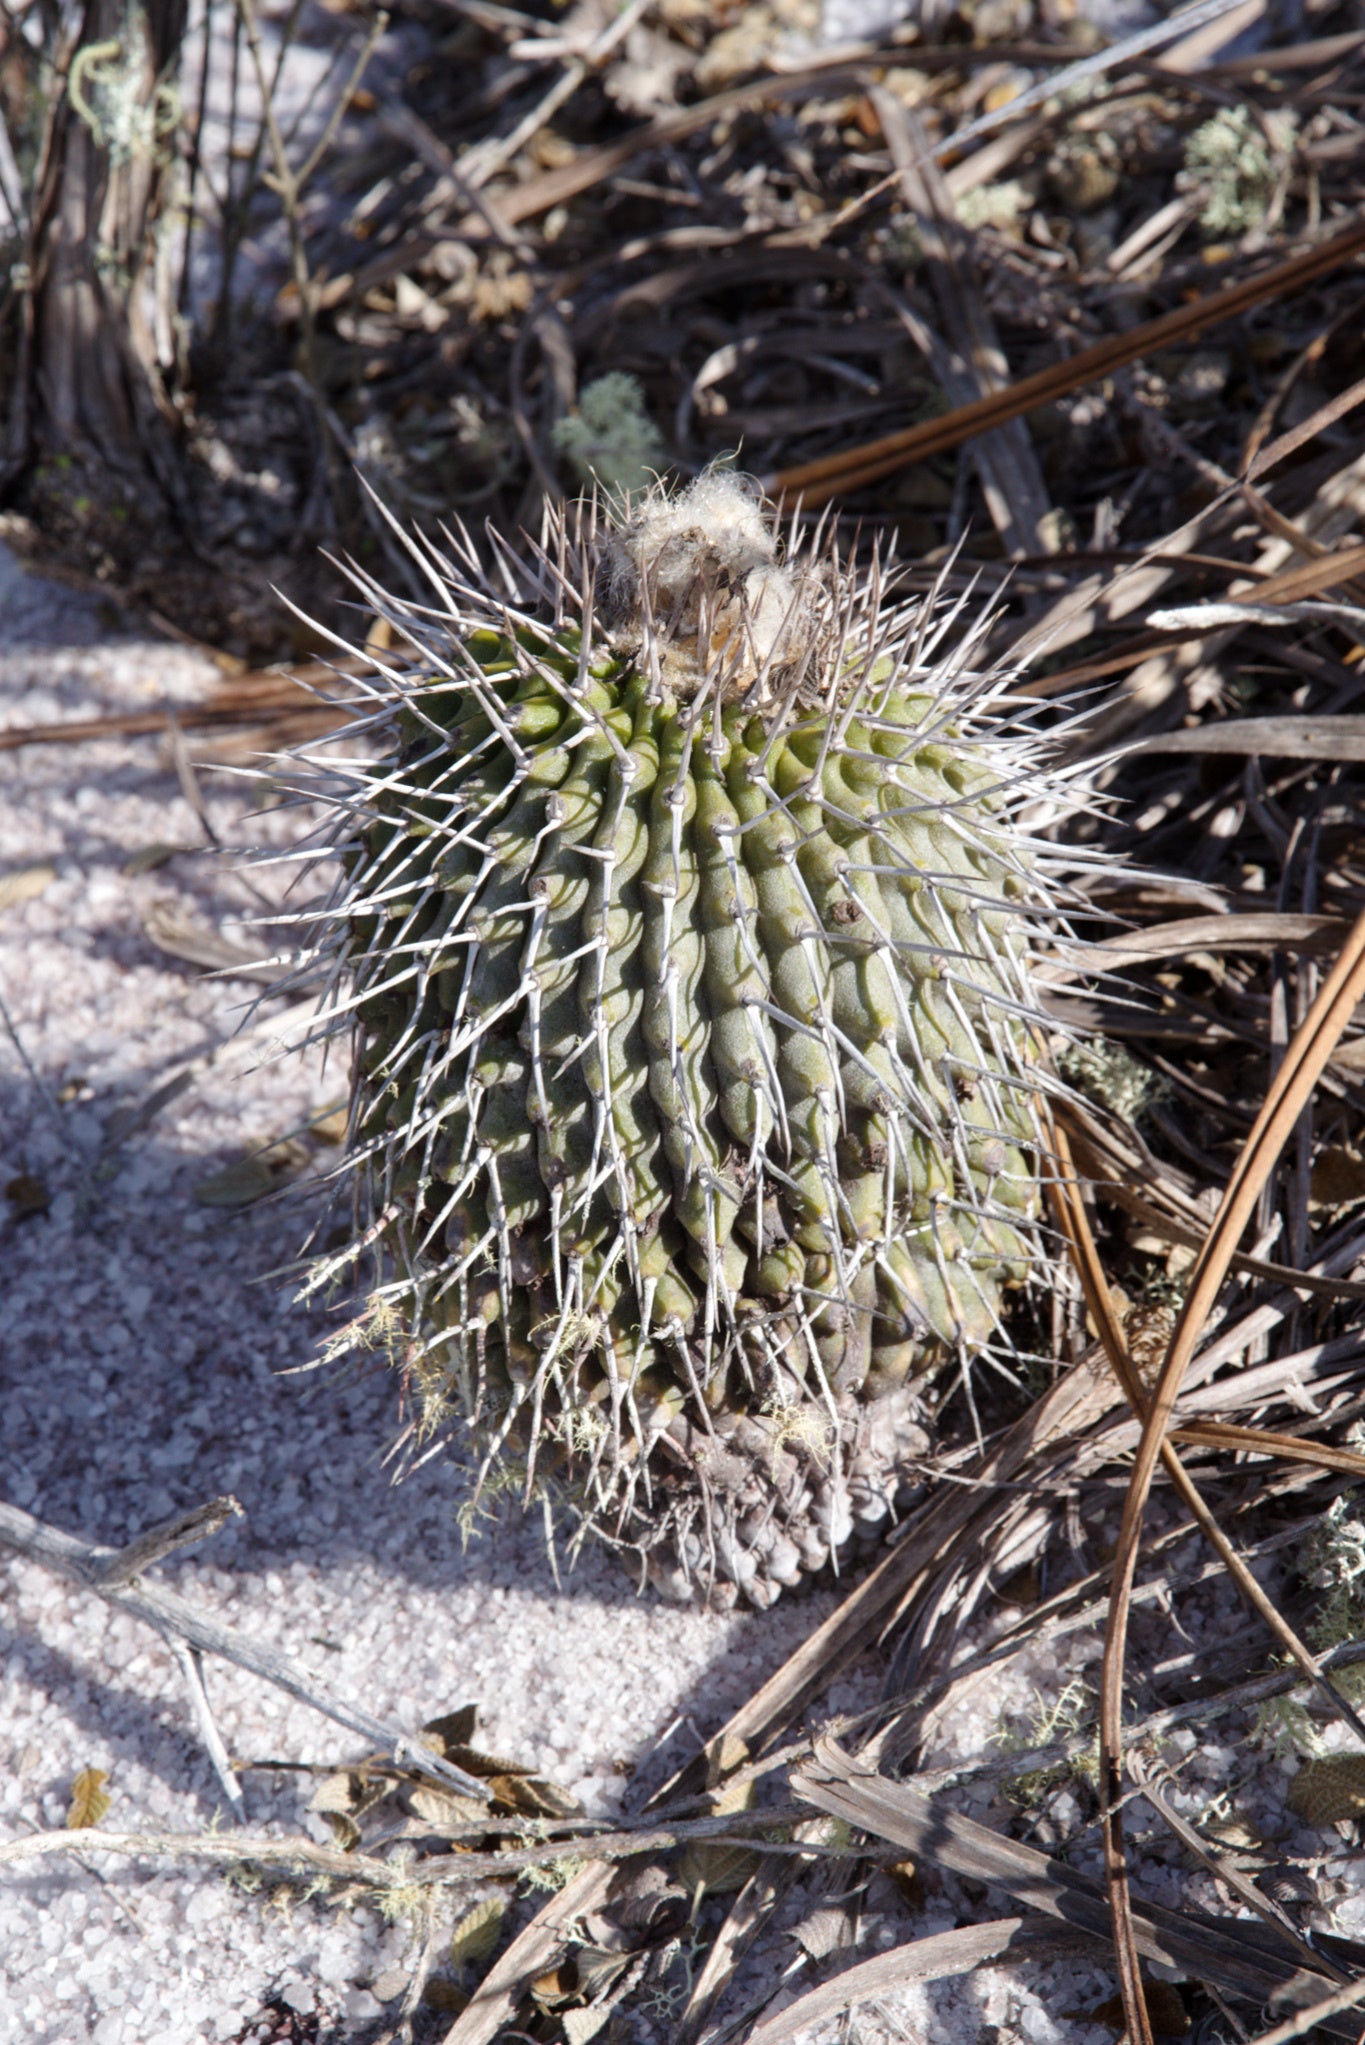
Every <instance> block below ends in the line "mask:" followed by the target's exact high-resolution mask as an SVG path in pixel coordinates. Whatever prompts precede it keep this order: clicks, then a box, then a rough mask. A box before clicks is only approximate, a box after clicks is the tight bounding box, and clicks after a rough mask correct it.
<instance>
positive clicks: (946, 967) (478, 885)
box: [318, 471, 1051, 1605]
mask: <svg viewBox="0 0 1365 2045" xmlns="http://www.w3.org/2000/svg"><path fill="white" fill-rule="evenodd" d="M409 545H410V546H411V547H412V550H413V557H414V559H415V560H416V561H417V562H418V563H419V564H420V566H421V568H422V570H423V572H424V573H425V575H426V577H427V579H428V581H429V584H430V587H431V591H432V595H431V598H430V600H429V601H428V602H427V603H426V604H422V605H408V604H406V603H398V602H395V601H394V600H392V599H390V598H386V597H384V596H383V595H382V594H381V593H380V592H378V591H377V590H375V589H373V588H372V587H371V586H369V585H368V584H366V585H364V588H365V593H366V596H367V599H368V600H369V601H370V602H371V603H373V604H375V605H376V606H377V607H378V608H379V610H380V611H381V613H382V614H384V615H386V616H387V617H388V618H389V619H390V621H391V622H392V623H393V624H394V625H395V626H396V627H398V628H399V629H400V630H401V632H402V633H403V635H404V636H405V637H406V639H407V640H408V641H409V642H410V643H411V645H413V646H415V647H416V649H417V652H418V657H417V659H416V660H415V661H414V662H413V664H412V665H411V666H410V667H405V668H404V669H403V670H402V671H401V672H400V671H399V670H398V668H397V667H396V666H395V668H394V669H393V671H390V670H389V669H388V668H385V667H383V666H382V665H381V666H380V667H379V670H378V683H377V705H378V707H377V710H376V713H375V716H374V717H373V718H372V719H370V720H369V721H368V729H369V732H370V739H369V742H368V750H366V749H362V751H363V752H364V753H365V756H364V757H363V758H362V759H360V760H358V761H349V762H344V763H342V764H338V762H337V760H336V756H335V752H334V751H333V752H331V753H329V754H327V755H326V756H324V757H325V771H326V773H327V774H329V775H330V776H331V777H332V798H333V801H334V803H335V804H336V817H337V819H338V822H337V824H336V828H335V830H334V835H333V842H334V843H338V842H339V845H340V850H341V854H342V863H343V866H344V870H345V879H344V882H343V884H342V887H341V889H340V891H339V893H338V895H337V897H336V898H335V900H334V901H333V902H332V904H331V905H330V908H329V911H328V916H327V919H326V924H325V930H324V939H323V945H324V950H326V949H328V948H330V953H331V956H332V959H333V963H334V969H335V970H334V977H333V1007H334V1011H335V1014H336V1017H337V1020H338V1021H339V1022H340V1023H343V1024H344V1025H345V1026H346V1027H348V1028H350V1029H353V1031H354V1041H355V1068H354V1098H353V1111H352V1125H351V1150H350V1157H351V1162H352V1164H353V1166H354V1168H355V1171H356V1174H357V1183H358V1186H359V1189H360V1194H361V1199H360V1203H359V1212H358V1217H357V1233H356V1245H357V1246H362V1247H366V1248H376V1247H377V1248H378V1250H379V1252H380V1254H381V1256H382V1259H383V1265H384V1269H383V1272H382V1275H381V1279H380V1282H379V1285H378V1287H377V1290H376V1292H375V1295H374V1304H373V1305H372V1310H371V1311H372V1314H373V1313H378V1314H379V1315H381V1316H387V1319H388V1322H389V1324H390V1325H397V1326H400V1327H401V1329H402V1331H403V1338H402V1342H401V1344H400V1353H401V1355H402V1357H403V1359H404V1361H405V1363H406V1365H407V1368H408V1372H409V1382H410V1385H411V1387H412V1388H413V1390H414V1393H415V1395H416V1397H417V1400H418V1410H419V1412H420V1413H421V1414H423V1415H424V1416H425V1424H426V1425H427V1426H428V1427H433V1428H434V1427H436V1426H438V1425H440V1424H442V1423H443V1422H444V1421H445V1420H446V1419H447V1418H448V1417H450V1416H451V1415H459V1416H462V1417H463V1419H464V1421H465V1422H466V1423H467V1427H468V1430H469V1439H470V1442H471V1443H472V1446H473V1449H474V1451H475V1454H476V1457H477V1459H478V1461H479V1464H480V1468H481V1471H482V1475H483V1478H484V1481H487V1480H488V1478H489V1477H490V1476H491V1475H492V1474H493V1473H495V1472H499V1471H501V1472H503V1473H504V1475H505V1473H506V1472H507V1471H508V1470H512V1471H515V1473H516V1479H517V1482H518V1483H519V1484H520V1485H521V1486H522V1487H523V1488H524V1490H525V1493H526V1495H527V1496H528V1498H529V1497H531V1496H534V1495H536V1494H540V1493H544V1494H545V1495H547V1496H550V1497H552V1498H556V1499H559V1500H562V1501H568V1502H569V1503H570V1504H571V1505H572V1507H573V1508H574V1510H575V1512H576V1515H577V1519H578V1522H579V1523H580V1525H582V1526H586V1527H591V1528H592V1529H593V1530H594V1531H596V1532H597V1533H599V1534H601V1535H602V1536H604V1537H605V1538H606V1539H608V1540H609V1541H611V1542H614V1543H616V1544H618V1545H620V1546H622V1547H623V1548H626V1549H629V1550H632V1551H634V1552H635V1554H636V1557H637V1559H638V1560H639V1561H640V1563H641V1565H642V1569H643V1573H644V1574H645V1575H647V1576H648V1577H649V1578H650V1579H651V1580H652V1581H653V1582H654V1583H655V1585H656V1586H657V1587H658V1588H659V1589H661V1590H662V1591H664V1592H665V1594H668V1595H673V1596H678V1597H687V1596H692V1595H694V1594H697V1593H700V1594H702V1595H707V1596H710V1597H712V1598H713V1599H719V1600H723V1601H729V1600H732V1599H734V1598H735V1597H737V1596H741V1595H742V1596H744V1597H746V1598H748V1599H749V1600H750V1601H752V1602H754V1603H756V1604H760V1605H763V1604H767V1603H770V1602H771V1600H772V1599H773V1598H775V1597H776V1596H777V1595H778V1592H779V1589H780V1587H781V1586H782V1585H784V1584H794V1583H796V1582H797V1581H798V1580H799V1579H800V1577H801V1575H802V1572H803V1571H810V1570H814V1569H818V1568H820V1567H821V1566H822V1565H823V1564H824V1563H826V1562H827V1561H828V1560H829V1559H830V1556H831V1552H834V1553H835V1554H836V1555H837V1552H838V1551H839V1549H840V1548H841V1547H842V1546H843V1544H844V1543H845V1542H846V1541H847V1540H848V1539H849V1537H850V1535H851V1534H852V1533H854V1532H855V1531H856V1529H857V1528H858V1526H859V1523H862V1524H863V1525H864V1526H875V1525H876V1523H877V1522H878V1521H879V1520H882V1519H884V1517H885V1515H886V1514H887V1512H888V1510H889V1509H890V1508H891V1505H892V1501H893V1499H894V1494H895V1491H896V1487H897V1483H898V1481H899V1478H900V1476H901V1474H903V1471H904V1467H905V1464H906V1461H907V1459H913V1457H914V1456H915V1454H916V1453H917V1452H920V1451H922V1450H923V1449H924V1447H925V1446H926V1439H927V1438H926V1436H925V1434H924V1431H923V1429H922V1427H921V1425H920V1423H919V1419H918V1418H917V1414H918V1411H919V1403H920V1394H921V1391H922V1387H923V1385H924V1383H925V1381H926V1378H927V1376H928V1374H930V1373H932V1372H933V1371H935V1370H936V1369H939V1368H941V1367H942V1366H943V1365H944V1363H945V1362H948V1361H950V1360H953V1359H958V1360H961V1361H963V1362H965V1361H967V1360H969V1359H970V1358H971V1357H973V1356H975V1355H979V1354H980V1353H981V1352H982V1351H983V1350H988V1349H990V1348H991V1347H992V1346H999V1344H1000V1311H1001V1299H1002V1294H1003V1293H1004V1292H1005V1291H1006V1290H1007V1289H1008V1288H1011V1287H1016V1286H1018V1285H1020V1284H1021V1283H1023V1282H1024V1280H1025V1279H1026V1278H1027V1276H1028V1275H1029V1272H1030V1269H1031V1267H1032V1266H1033V1265H1034V1263H1035V1261H1036V1258H1037V1245H1036V1242H1035V1239H1034V1235H1033V1216H1034V1213H1035V1209H1036V1149H1037V1143H1038V1130H1037V1126H1036V1121H1035V1102H1036V1093H1037V1086H1038V1078H1037V1074H1036V1072H1035V1071H1034V1070H1033V1068H1032V1064H1031V1060H1032V1057H1033V1044H1034V1035H1033V1030H1032V1027H1031V1014H1032V1005H1031V1001H1030V994H1029V984H1028V954H1029V946H1030V937H1031V932H1032V931H1033V930H1034V929H1036V928H1037V925H1038V919H1039V916H1040V914H1041V913H1042V912H1043V911H1044V910H1046V909H1047V908H1048V906H1049V905H1048V899H1047V895H1048V883H1047V881H1046V879H1045V876H1046V874H1047V872H1048V870H1049V853H1048V848H1047V847H1046V846H1045V845H1042V844H1040V843H1038V842H1037V841H1034V840H1031V839H1030V837H1029V836H1028V834H1027V832H1026V831H1025V829H1024V828H1023V827H1022V825H1021V822H1020V812H1021V810H1022V809H1023V807H1024V806H1025V805H1026V804H1037V803H1038V802H1039V799H1040V797H1044V796H1046V795H1047V794H1048V793H1049V792H1050V789H1051V784H1050V782H1049V780H1048V777H1047V773H1046V770H1045V768H1044V767H1043V766H1042V765H1041V764H1040V761H1039V757H1038V746H1037V743H1036V741H1034V740H1031V739H1029V738H1028V737H1027V736H1026V735H1020V733H1019V732H1018V731H1014V732H1011V731H1009V730H1008V729H1006V728H1004V727H1003V726H1002V724H1001V720H1000V717H999V715H998V711H997V710H995V709H993V705H994V704H995V703H996V701H997V699H998V698H999V696H1000V694H1001V693H1002V690H1003V688H1004V683H1003V682H1002V681H1001V679H1000V678H999V677H995V678H993V679H992V678H990V677H983V676H981V675H980V674H974V673H973V672H971V658H972V651H973V633H972V631H971V630H970V629H969V628H968V627H967V626H965V625H964V624H963V620H962V617H961V616H960V615H959V613H958V612H957V611H955V610H954V609H953V608H952V607H951V606H947V607H945V606H944V605H942V604H939V605H937V606H935V605H933V604H929V603H924V604H914V603H909V604H907V603H901V604H893V603H890V602H888V601H886V600H884V591H883V588H882V577H881V574H880V571H879V570H878V568H877V567H876V565H875V564H874V565H873V567H872V568H871V569H868V570H864V571H863V572H862V573H861V574H859V573H856V572H854V571H853V570H851V569H849V568H847V567H845V566H843V565H841V564H840V563H839V562H838V561H837V560H836V559H835V558H834V556H833V555H832V553H831V552H830V551H829V549H828V548H823V549H822V548H821V547H819V546H815V547H809V548H806V549H805V550H803V549H802V548H801V547H799V546H795V545H794V546H793V548H792V550H791V554H790V557H789V558H785V559H784V558H783V556H782V553H781V551H780V549H779V545H778V540H777V537H776V534H775V531H774V528H773V525H772V523H771V521H770V519H769V518H768V516H767V515H766V514H765V512H764V509H763V507H762V506H761V504H760V501H759V498H758V494H757V491H756V490H755V489H754V487H753V486H752V485H751V484H748V483H747V482H745V481H744V480H743V479H741V478H738V477H736V476H734V475H733V474H730V473H728V472H723V471H722V472H715V471H713V472H709V473H707V474H705V475H703V476H702V477H701V478H700V479H699V480H698V481H696V482H695V483H694V484H693V485H692V486H691V487H690V488H688V489H687V490H685V491H684V492H682V493H680V494H675V495H672V496H670V495H668V494H666V493H664V492H659V493H657V494H655V495H653V496H651V497H650V498H649V500H648V501H646V502H645V503H644V504H642V505H639V506H637V507H636V508H635V509H634V510H633V511H631V512H629V513H626V514H623V515H621V516H620V517H619V518H617V519H616V520H615V522H610V521H608V520H606V519H605V518H603V517H602V516H601V515H600V513H598V512H594V511H588V510H584V511H583V512H582V514H581V515H580V516H577V517H576V518H575V516H573V515H571V516H570V517H569V518H567V519H563V520H560V521H559V522H558V523H557V524H552V526H551V529H550V531H549V534H548V536H547V538H546V540H545V541H544V543H543V544H542V546H541V547H539V548H535V547H531V546H529V545H527V546H525V547H523V549H522V550H521V551H520V552H516V551H514V550H512V549H510V548H505V547H504V548H503V549H502V550H501V558H500V559H499V560H498V561H497V563H496V570H497V574H496V579H494V578H491V577H489V576H488V575H486V574H481V573H480V571H479V569H478V566H477V556H476V553H475V551H474V550H473V549H472V548H465V547H464V546H463V543H462V542H459V541H457V540H449V536H448V549H449V550H448V551H442V550H438V549H436V548H434V547H433V546H431V545H430V544H429V543H425V542H415V541H414V542H409ZM376 733H377V734H378V735H379V740H380V742H381V743H383V744H384V745H386V746H387V751H386V752H384V753H383V754H382V756H381V757H379V758H377V759H376V758H374V757H373V754H374V747H375V734H376ZM318 764H319V767H320V769H321V768H322V767H323V765H324V761H323V759H320V760H319V763H318ZM341 1261H342V1260H334V1262H333V1264H332V1265H331V1266H330V1267H328V1268H329V1269H333V1270H335V1269H336V1268H338V1265H339V1263H340V1262H341Z"/></svg>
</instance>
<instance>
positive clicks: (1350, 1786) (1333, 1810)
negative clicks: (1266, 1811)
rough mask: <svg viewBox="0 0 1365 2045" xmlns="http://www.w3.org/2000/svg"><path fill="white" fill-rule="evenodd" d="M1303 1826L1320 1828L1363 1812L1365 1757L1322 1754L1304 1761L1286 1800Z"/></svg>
mask: <svg viewBox="0 0 1365 2045" xmlns="http://www.w3.org/2000/svg"><path fill="white" fill-rule="evenodd" d="M1285 1802H1286V1803H1287V1804H1288V1806H1289V1808H1290V1810H1291V1811H1293V1812H1294V1814H1295V1816H1296V1817H1299V1818H1302V1819H1303V1821H1304V1823H1305V1824H1306V1825H1315V1826H1317V1827H1319V1828H1321V1827H1322V1826H1324V1825H1335V1824H1338V1823H1339V1822H1340V1821H1341V1819H1343V1818H1358V1817H1359V1816H1360V1815H1361V1813H1362V1811H1365V1754H1323V1755H1321V1756H1319V1758H1318V1759H1317V1760H1316V1761H1305V1762H1304V1764H1303V1766H1302V1768H1300V1770H1299V1772H1298V1774H1297V1775H1296V1776H1295V1777H1294V1780H1293V1781H1292V1782H1291V1783H1290V1785H1289V1793H1288V1795H1287V1796H1286V1797H1285Z"/></svg>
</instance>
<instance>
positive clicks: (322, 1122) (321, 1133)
mask: <svg viewBox="0 0 1365 2045" xmlns="http://www.w3.org/2000/svg"><path fill="white" fill-rule="evenodd" d="M350 1113H351V1111H350V1108H349V1107H348V1106H347V1104H346V1102H345V1101H343V1102H342V1103H341V1105H340V1106H339V1107H336V1108H327V1109H325V1110H324V1112H323V1113H322V1114H321V1115H315V1116H314V1117H313V1119H312V1121H311V1122H310V1123H309V1124H308V1128H309V1132H310V1134H311V1135H312V1136H313V1137H314V1138H315V1140H316V1141H317V1142H318V1143H344V1142H345V1141H346V1125H347V1123H348V1122H349V1120H350ZM466 1708H467V1709H468V1710H470V1711H473V1710H474V1709H475V1708H476V1707H475V1706H473V1705H469V1706H467V1707H466ZM456 1716H457V1717H458V1716H459V1714H458V1713H457V1714H456ZM438 1722H439V1721H438ZM425 1730H426V1728H425V1727H423V1731H425ZM470 1731H471V1732H472V1731H473V1727H472V1726H471V1728H470Z"/></svg>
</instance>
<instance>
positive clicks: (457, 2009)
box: [422, 1974, 469, 2017]
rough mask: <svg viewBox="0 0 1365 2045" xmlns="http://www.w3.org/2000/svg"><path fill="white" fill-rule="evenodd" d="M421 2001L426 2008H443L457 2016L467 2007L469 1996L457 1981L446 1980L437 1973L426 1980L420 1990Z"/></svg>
mask: <svg viewBox="0 0 1365 2045" xmlns="http://www.w3.org/2000/svg"><path fill="white" fill-rule="evenodd" d="M422 2001H423V2003H424V2004H425V2006H426V2008H427V2009H439V2010H445V2011H446V2012H447V2014H448V2015H450V2016H452V2017H457V2016H459V2015H460V2013H461V2011H462V2010H467V2009H468V2008H469V1997H468V1995H467V1994H466V1993H465V1991H464V1989H463V1988H461V1987H460V1986H459V1984H458V1983H457V1982H454V1981H446V1980H445V1979H443V1977H442V1976H441V1975H439V1974H437V1975H435V1976H433V1978H432V1979H431V1980H430V1981H428V1982H427V1984H426V1986H425V1987H424V1988H423V1990H422Z"/></svg>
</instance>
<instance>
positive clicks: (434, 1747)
mask: <svg viewBox="0 0 1365 2045" xmlns="http://www.w3.org/2000/svg"><path fill="white" fill-rule="evenodd" d="M338 1112H340V1111H339V1110H338ZM314 1126H315V1127H316V1126H317V1125H316V1124H315V1125H314ZM343 1134H344V1130H343ZM478 1723H479V1707H478V1705H477V1704H461V1705H460V1706H458V1708H457V1709H456V1710H454V1711H447V1712H446V1713H444V1715H443V1716H442V1717H440V1718H429V1719H428V1720H427V1722H426V1724H425V1725H424V1726H423V1727H422V1730H421V1733H420V1734H419V1735H418V1737H419V1738H420V1740H421V1742H422V1745H423V1746H424V1747H427V1748H429V1749H430V1751H431V1752H432V1753H433V1754H439V1755H441V1757H442V1759H444V1760H446V1761H448V1760H449V1759H450V1757H451V1752H452V1750H453V1749H454V1748H456V1747H467V1746H468V1745H469V1742H470V1741H471V1740H472V1739H473V1737H474V1734H475V1732H476V1730H477V1729H478ZM473 1772H474V1771H473V1770H472V1769H471V1770H470V1773H471V1774H472V1773H473Z"/></svg>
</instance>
